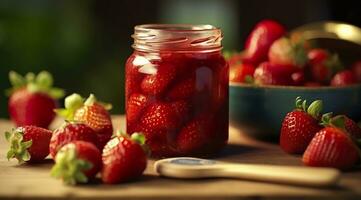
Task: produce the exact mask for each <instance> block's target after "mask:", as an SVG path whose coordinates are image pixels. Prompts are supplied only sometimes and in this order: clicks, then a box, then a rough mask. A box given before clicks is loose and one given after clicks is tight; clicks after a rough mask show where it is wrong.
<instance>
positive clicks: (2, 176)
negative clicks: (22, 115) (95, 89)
mask: <svg viewBox="0 0 361 200" xmlns="http://www.w3.org/2000/svg"><path fill="white" fill-rule="evenodd" d="M59 123H61V121H59V120H56V122H55V123H53V127H56V126H57V125H58V124H59ZM113 123H114V125H115V127H117V128H118V129H119V128H122V127H124V117H122V116H115V117H113ZM12 126H13V125H12V124H11V123H10V122H9V121H8V120H0V132H1V134H2V133H3V132H4V131H5V130H10V129H11V128H12ZM6 149H7V144H6V143H5V139H4V137H3V135H1V136H0V199H155V198H162V199H191V198H192V199H194V198H197V199H280V198H283V199H290V198H292V199H305V198H312V199H315V198H316V199H321V198H325V199H361V170H360V169H358V170H354V171H351V172H344V173H343V174H342V179H341V181H340V184H339V186H337V187H333V188H312V187H301V186H291V185H282V184H272V183H263V182H252V181H247V180H233V179H203V180H178V179H169V178H163V177H159V176H158V175H157V174H156V173H155V172H154V170H153V163H154V160H149V162H148V167H147V169H146V171H145V174H144V176H143V177H142V178H140V179H139V180H137V181H133V182H130V183H123V184H119V185H104V184H101V183H100V181H99V180H97V181H95V182H93V183H91V184H87V185H78V186H75V187H70V186H65V185H63V184H62V182H61V181H59V180H56V179H53V178H51V177H50V175H49V170H50V168H51V166H52V164H53V163H52V160H50V159H49V160H47V161H46V162H44V163H42V164H36V165H30V164H23V165H18V163H17V162H16V161H15V160H13V161H10V162H8V161H7V160H6V158H5V154H6V151H7V150H6ZM214 159H217V160H222V161H229V162H236V163H257V164H277V165H295V166H297V165H301V164H302V163H301V160H300V157H299V156H292V155H288V154H285V153H283V152H282V151H281V150H280V149H279V147H278V145H277V144H271V143H264V142H260V141H256V140H253V139H250V138H248V137H246V136H244V135H242V133H241V132H240V131H239V130H236V129H234V128H232V127H230V141H229V145H228V146H227V147H226V148H225V149H224V150H223V151H222V152H221V153H220V154H219V155H217V156H216V157H214Z"/></svg>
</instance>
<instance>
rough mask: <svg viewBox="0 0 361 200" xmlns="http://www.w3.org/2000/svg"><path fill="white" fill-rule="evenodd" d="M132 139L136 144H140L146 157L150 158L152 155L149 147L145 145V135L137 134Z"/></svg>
mask: <svg viewBox="0 0 361 200" xmlns="http://www.w3.org/2000/svg"><path fill="white" fill-rule="evenodd" d="M130 139H131V140H133V141H134V142H136V143H138V144H139V145H140V146H141V147H142V149H143V151H144V152H145V154H146V155H148V156H149V155H150V153H151V152H150V149H149V147H148V145H147V144H146V143H145V141H146V138H145V136H144V134H143V133H137V132H135V133H133V134H132V135H131V136H130Z"/></svg>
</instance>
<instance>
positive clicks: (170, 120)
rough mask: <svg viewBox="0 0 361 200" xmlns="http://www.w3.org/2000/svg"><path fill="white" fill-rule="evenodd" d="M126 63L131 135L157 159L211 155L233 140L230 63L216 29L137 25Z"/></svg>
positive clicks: (127, 109) (128, 124)
mask: <svg viewBox="0 0 361 200" xmlns="http://www.w3.org/2000/svg"><path fill="white" fill-rule="evenodd" d="M132 37H133V38H134V44H133V48H134V53H133V54H132V55H131V56H130V57H129V58H128V60H127V62H126V73H125V76H126V84H125V87H126V89H125V90H126V92H125V93H126V116H127V117H126V119H127V133H129V134H132V133H134V132H142V133H143V134H144V135H145V137H146V143H147V144H148V146H149V148H150V150H151V155H152V156H153V157H169V156H190V155H196V156H207V155H209V154H212V153H215V152H216V151H218V150H220V149H221V148H222V147H223V146H224V145H225V144H226V143H227V140H228V65H227V63H226V61H225V60H224V58H223V56H222V54H221V49H222V45H221V40H222V32H221V30H220V29H219V28H216V27H214V26H211V25H160V24H148V25H139V26H136V27H135V33H134V34H133V35H132Z"/></svg>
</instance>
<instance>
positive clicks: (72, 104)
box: [55, 93, 112, 121]
mask: <svg viewBox="0 0 361 200" xmlns="http://www.w3.org/2000/svg"><path fill="white" fill-rule="evenodd" d="M94 103H99V104H100V105H102V106H103V107H104V108H105V109H107V110H110V109H112V105H111V104H109V103H103V102H99V101H98V100H97V99H96V97H95V95H94V94H90V95H89V97H88V98H87V99H85V100H84V98H83V97H82V96H81V95H79V94H77V93H73V94H71V95H69V96H67V97H66V98H65V100H64V105H65V108H60V109H55V112H56V113H57V114H58V115H59V116H62V117H64V118H65V119H66V120H69V121H71V120H73V119H74V114H75V112H76V110H78V109H79V108H81V107H83V106H91V105H93V104H94Z"/></svg>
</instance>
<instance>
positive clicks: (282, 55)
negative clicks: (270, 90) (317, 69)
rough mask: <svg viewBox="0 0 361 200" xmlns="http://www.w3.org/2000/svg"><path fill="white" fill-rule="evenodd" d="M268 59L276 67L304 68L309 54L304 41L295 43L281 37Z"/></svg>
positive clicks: (274, 44) (275, 43) (274, 43)
mask: <svg viewBox="0 0 361 200" xmlns="http://www.w3.org/2000/svg"><path fill="white" fill-rule="evenodd" d="M268 59H269V62H270V63H272V64H275V65H282V66H285V67H286V66H287V67H299V68H302V67H303V66H304V65H305V64H306V62H307V54H306V49H305V48H304V44H303V42H302V41H299V42H297V43H293V42H292V41H291V40H290V39H289V38H286V37H281V38H279V39H278V40H276V41H274V42H273V44H272V46H271V47H270V49H269V52H268Z"/></svg>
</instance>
